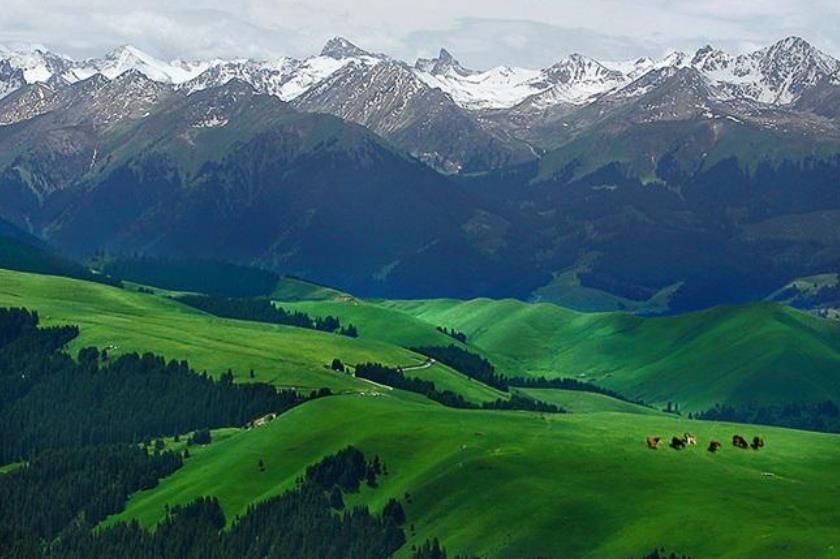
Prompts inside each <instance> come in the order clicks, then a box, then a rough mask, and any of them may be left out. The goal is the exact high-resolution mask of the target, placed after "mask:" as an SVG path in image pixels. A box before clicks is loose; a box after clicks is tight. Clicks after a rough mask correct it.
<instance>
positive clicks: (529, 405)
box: [481, 394, 565, 413]
mask: <svg viewBox="0 0 840 559" xmlns="http://www.w3.org/2000/svg"><path fill="white" fill-rule="evenodd" d="M481 407H483V408H484V409H493V410H525V411H537V412H542V413H564V411H565V410H563V408H561V407H560V406H557V405H555V404H551V403H549V402H543V401H542V400H536V399H534V398H529V397H528V396H523V395H522V394H512V395H511V396H510V399H508V400H504V399H502V398H499V399H497V400H495V401H493V402H484V403H483V404H482V405H481Z"/></svg>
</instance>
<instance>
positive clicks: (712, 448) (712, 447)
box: [708, 441, 722, 452]
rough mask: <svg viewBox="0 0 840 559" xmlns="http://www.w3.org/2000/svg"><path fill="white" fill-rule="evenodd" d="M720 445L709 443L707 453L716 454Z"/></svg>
mask: <svg viewBox="0 0 840 559" xmlns="http://www.w3.org/2000/svg"><path fill="white" fill-rule="evenodd" d="M721 446H722V445H721V444H720V443H719V442H718V441H709V448H708V451H709V452H717V451H718V450H720V447H721Z"/></svg>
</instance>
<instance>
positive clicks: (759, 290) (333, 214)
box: [0, 40, 840, 312]
mask: <svg viewBox="0 0 840 559" xmlns="http://www.w3.org/2000/svg"><path fill="white" fill-rule="evenodd" d="M788 49H794V50H795V51H796V52H797V53H800V54H801V55H802V60H801V62H802V65H803V67H802V68H800V67H798V66H795V65H794V66H791V67H788V66H790V65H791V60H790V59H789V57H786V56H784V53H785V52H786V51H787V50H788ZM357 54H358V53H357ZM705 54H708V53H705ZM336 56H339V57H341V56H345V55H344V54H340V53H339V54H337V55H336ZM360 56H363V57H365V56H367V57H368V58H370V60H369V61H368V62H370V64H369V65H366V64H367V63H363V64H362V65H361V66H354V65H351V66H348V67H347V68H346V69H345V70H342V71H339V72H337V73H336V74H334V75H333V76H332V78H330V79H331V81H330V80H327V81H328V82H329V83H327V82H325V83H324V84H322V85H323V87H320V86H318V87H313V88H312V89H311V90H310V91H308V92H307V93H306V94H305V95H302V96H301V97H300V98H299V99H297V100H296V101H295V103H292V104H289V103H286V102H284V101H282V100H280V99H279V98H277V97H275V96H273V95H266V94H264V93H265V91H264V88H263V87H262V86H260V85H259V84H258V85H257V86H254V85H253V84H250V83H246V82H245V81H242V80H238V79H234V80H232V81H228V82H226V83H218V84H216V85H215V86H213V85H212V84H213V83H214V82H213V80H210V81H208V82H207V83H206V84H204V85H203V86H202V87H200V88H199V89H201V90H200V91H195V92H194V93H192V94H187V91H186V90H181V91H179V90H176V89H175V88H173V87H170V86H165V85H163V84H159V83H157V82H154V81H153V80H150V79H148V78H146V77H144V76H143V75H142V73H140V72H129V73H126V74H125V75H121V76H118V77H115V78H114V79H112V80H109V79H106V78H104V77H102V76H99V77H96V76H94V77H91V78H89V79H87V80H81V81H76V82H74V83H72V84H69V85H67V84H65V86H63V87H61V88H58V89H56V90H50V91H48V92H47V91H42V90H43V89H44V88H45V87H46V86H44V85H43V84H30V85H29V86H26V87H27V88H29V89H26V88H24V89H26V91H23V90H22V91H21V92H20V93H19V94H18V93H16V94H15V95H12V96H9V97H7V98H4V99H2V102H0V121H2V122H8V125H6V126H0V152H2V153H4V154H5V155H4V156H2V157H0V218H3V219H6V220H8V221H9V222H10V223H12V224H14V225H15V226H17V227H19V228H22V229H24V230H26V231H30V232H32V233H33V234H35V235H37V236H38V237H40V238H41V239H44V240H46V241H48V242H49V243H50V244H51V245H52V246H54V247H56V248H57V249H58V250H59V251H60V253H61V254H65V255H69V256H72V257H75V258H78V259H82V258H85V257H88V256H90V255H91V254H94V253H96V252H97V251H100V250H101V251H105V252H106V253H107V254H109V255H114V256H116V257H126V256H131V257H136V256H139V257H140V258H141V259H146V258H155V259H157V258H168V259H172V260H180V259H187V260H190V259H191V260H196V259H198V260H201V259H206V260H210V259H212V260H216V261H223V262H231V263H236V264H240V265H254V266H259V267H261V268H264V269H267V270H271V271H274V272H281V273H294V274H299V275H302V276H304V277H307V278H311V279H313V280H315V281H319V282H323V283H327V284H330V285H336V286H338V287H341V288H343V289H346V290H349V291H352V292H354V293H356V294H358V295H360V296H368V295H371V296H382V297H392V298H414V297H431V296H453V297H474V296H491V297H502V296H513V297H520V298H529V297H538V298H540V299H542V300H551V301H556V302H559V303H563V304H568V305H572V306H576V307H577V308H582V309H584V310H592V309H594V310H615V309H627V310H632V311H637V312H677V311H684V310H689V309H697V308H702V307H707V306H710V305H715V304H721V303H734V302H743V301H748V300H756V299H762V298H764V297H766V296H767V295H768V294H770V293H772V292H774V291H775V290H777V289H779V288H780V287H782V286H783V285H785V284H786V283H787V282H789V281H790V280H791V279H793V278H796V277H803V276H807V275H812V274H818V273H824V272H827V271H833V270H836V269H838V266H840V241H838V237H837V234H836V231H835V228H834V227H833V223H834V222H836V221H837V217H838V212H840V202H838V200H840V196H838V191H837V188H838V186H837V185H838V184H840V183H838V181H837V177H838V176H840V158H839V157H838V154H840V127H838V118H840V115H838V114H837V112H836V111H835V110H834V109H833V107H834V105H833V101H832V100H833V99H836V98H837V97H838V95H837V94H836V91H837V90H838V85H837V84H836V83H835V81H832V80H830V79H829V80H826V79H820V80H816V81H815V80H810V81H809V80H807V79H805V78H803V77H802V75H801V73H802V72H803V71H807V68H812V67H811V66H807V63H808V61H816V62H815V64H817V66H813V67H821V66H819V64H822V62H824V60H823V58H820V56H819V53H816V52H815V51H814V49H813V48H811V47H810V46H809V45H807V44H805V43H804V41H801V40H791V41H788V42H786V43H784V44H781V46H780V47H779V48H778V49H776V50H772V51H767V52H762V53H760V56H762V57H767V60H771V61H774V60H775V61H776V62H779V63H780V64H781V63H784V64H786V65H787V66H785V68H784V72H786V73H789V74H790V76H791V77H796V76H799V78H802V79H797V80H795V81H785V80H784V79H782V78H779V79H778V80H777V81H778V83H776V82H773V83H776V86H778V87H783V84H784V83H790V84H793V83H796V84H797V85H796V89H797V91H796V92H789V93H791V95H793V97H792V98H795V99H796V100H797V101H796V102H795V103H793V102H790V103H787V104H779V103H776V104H773V103H768V102H766V101H758V100H755V99H752V98H744V99H741V98H740V97H739V96H743V95H742V94H743V93H744V92H743V91H740V90H738V91H734V92H733V91H729V94H731V95H734V96H735V98H736V99H737V101H732V100H731V99H729V98H726V97H725V96H723V97H722V96H721V95H718V94H717V93H719V92H718V90H717V89H716V88H718V87H719V86H720V84H714V83H711V81H710V79H709V77H708V76H706V75H705V74H704V73H703V72H704V70H703V68H701V67H697V68H695V67H691V68H676V67H675V68H665V69H659V70H651V71H650V72H648V73H646V74H645V75H644V76H641V77H639V78H638V79H634V80H632V81H630V82H628V83H624V82H622V87H621V88H619V89H616V90H612V89H608V90H605V91H604V92H603V94H601V95H597V96H595V97H593V98H592V99H590V100H588V101H587V103H586V104H585V105H580V106H578V105H569V104H563V103H561V104H560V105H556V106H552V107H551V108H548V109H546V110H545V111H541V110H536V111H534V110H532V109H534V107H537V106H540V103H542V102H544V101H546V100H545V99H543V98H542V97H540V99H542V100H539V99H532V101H533V102H534V103H536V105H534V107H531V108H526V107H514V108H510V109H506V110H501V111H500V110H486V111H478V112H470V110H466V109H464V108H463V107H457V106H456V103H454V102H453V100H452V99H448V98H447V96H446V94H443V93H440V92H438V93H437V94H435V96H433V97H435V98H434V99H432V98H431V97H430V95H431V94H429V92H428V91H427V90H428V86H427V84H424V83H423V82H422V80H420V79H419V78H418V77H417V76H416V75H415V74H414V73H412V71H411V70H409V69H408V68H406V67H403V66H401V65H400V64H396V63H394V62H393V61H387V60H386V59H382V58H380V57H378V55H369V54H367V55H360ZM776 58H779V59H780V60H776ZM377 61H378V62H377ZM820 61H822V62H820ZM380 62H381V63H380ZM567 62H568V63H574V64H577V63H585V61H583V60H582V59H575V60H570V61H567ZM574 64H573V65H574ZM692 64H693V62H692ZM698 64H699V62H698ZM596 67H597V66H596ZM774 67H776V66H774ZM812 69H813V68H812ZM823 70H824V68H823ZM430 71H431V70H430ZM820 71H822V70H820ZM558 72H560V74H561V75H566V74H564V73H563V72H561V71H560V70H559V69H558ZM601 72H602V73H603V74H604V75H603V76H602V77H604V78H605V79H606V80H607V82H609V80H610V79H612V78H610V76H613V77H615V76H614V72H612V73H611V72H608V71H607V70H606V68H603V67H602V68H601ZM786 75H787V74H786ZM401 76H402V77H401ZM403 78H404V79H403ZM777 78H778V76H777ZM558 79H560V78H558ZM628 79H629V78H628ZM774 79H776V78H774ZM395 80H396V81H395ZM811 82H813V83H811ZM396 83H398V84H401V85H402V86H404V88H401V89H399V91H396V90H392V89H389V88H388V87H387V86H386V85H383V84H396ZM328 86H329V87H328ZM333 86H335V87H336V88H337V89H333V88H332V87H333ZM776 86H773V87H776ZM255 87H256V88H255ZM791 87H793V86H792V85H791ZM382 88H384V89H382ZM36 89H37V91H36ZM47 89H49V88H47ZM385 90H388V91H387V93H388V95H385V93H386V91H385ZM433 91H437V90H433ZM549 91H554V90H553V89H549ZM727 91H728V90H727ZM27 92H28V93H29V94H31V95H32V96H34V97H33V98H41V97H39V93H38V92H40V93H41V94H43V95H42V97H43V99H44V101H43V102H42V103H40V104H38V110H35V108H34V106H33V107H32V110H29V111H26V110H23V109H22V108H21V107H27V106H29V105H27V104H26V103H24V102H23V100H24V99H28V98H29V97H26V95H25V94H26V93H27ZM739 92H740V93H739ZM351 93H352V95H351ZM378 93H382V94H383V96H386V97H387V98H388V100H387V102H386V101H382V103H383V104H382V106H381V107H379V109H381V110H375V109H376V107H371V103H372V102H368V101H371V99H374V98H375V99H378V100H382V99H384V97H383V96H377V94H378ZM543 93H545V94H548V92H543ZM794 93H795V95H794ZM400 95H404V96H405V99H402V101H405V102H404V103H402V102H401V98H400ZM747 97H749V95H747ZM114 98H120V99H123V100H124V103H123V104H122V105H120V106H115V105H114V103H113V102H112V99H114ZM727 99H729V100H727ZM409 101H410V102H409ZM428 103H431V105H429V104H428ZM30 105H31V104H30ZM374 105H375V103H374ZM561 105H562V106H561ZM423 106H434V107H437V108H438V109H439V110H435V111H433V112H432V113H430V114H429V115H427V116H428V119H427V121H424V120H423V118H420V117H418V118H417V119H414V118H413V117H412V118H410V119H409V120H404V119H403V117H406V116H407V115H406V112H409V113H411V112H412V111H414V112H418V113H419V112H422V111H419V110H418V109H417V107H423ZM389 107H390V108H393V109H394V111H396V112H392V111H391V110H390V109H389ZM411 107H414V108H411ZM703 107H705V109H703ZM302 108H303V109H306V110H311V111H315V112H300V109H302ZM558 111H559V112H558ZM318 112H329V113H333V114H336V115H338V116H341V117H344V118H346V119H347V120H341V119H340V118H336V117H335V116H329V115H326V114H316V113H318ZM475 115H480V118H478V117H476V116H475ZM415 116H416V115H415ZM464 119H466V120H464ZM352 121H355V122H361V123H364V124H365V125H368V126H369V127H370V129H366V128H364V127H362V126H359V125H357V124H353V123H352ZM409 121H410V122H409ZM426 124H428V125H429V126H426ZM432 124H434V126H432ZM466 129H470V130H474V131H475V132H476V133H475V134H471V135H470V136H469V138H468V139H467V140H466V141H465V142H463V143H461V142H460V140H461V139H463V138H462V137H461V135H460V132H458V131H459V130H466ZM452 134H455V135H456V136H458V138H454V136H452ZM523 134H524V136H523ZM429 135H431V136H434V137H433V138H428V137H427V136H429ZM424 138H425V139H424ZM482 138H483V139H482ZM421 139H422V142H421V143H426V144H428V145H432V144H433V143H434V144H435V145H436V146H438V148H440V146H444V145H449V146H450V147H452V149H453V150H454V151H453V152H452V153H443V151H445V150H443V149H442V148H440V149H438V148H435V150H433V153H432V152H429V153H426V152H422V150H421V151H418V150H416V149H414V148H411V149H409V147H408V146H409V145H415V146H416V145H419V144H417V142H418V141H420V140H421ZM432 140H434V141H432ZM456 140H458V141H457V142H456ZM511 142H512V143H511ZM523 142H525V143H526V144H528V143H533V144H534V146H532V147H534V150H533V152H531V150H530V149H526V150H524V151H523V149H521V148H522V145H523ZM455 144H457V145H455ZM513 145H515V146H516V147H515V149H514V150H513V152H511V151H510V149H509V148H510V147H511V146H513ZM68 146H70V147H68ZM71 148H72V149H71ZM465 150H466V151H474V153H473V154H472V155H471V156H468V154H466V151H465ZM421 152H422V153H421ZM455 152H458V153H455ZM522 154H524V157H523V156H522ZM438 156H440V157H441V158H443V159H447V160H452V159H458V160H459V161H461V162H462V163H464V164H465V166H464V167H463V170H465V171H466V170H470V172H469V173H466V172H465V173H463V174H461V175H458V176H449V175H444V174H441V173H438V172H436V171H435V170H434V169H432V168H431V167H429V166H428V165H425V164H423V163H422V162H421V161H420V160H425V161H431V160H434V159H435V158H436V157H438ZM418 158H419V159H418ZM467 162H469V164H468V165H466V163H467ZM456 262H457V264H458V265H457V266H454V265H453V263H456ZM131 274H132V276H133V277H136V278H138V279H139V278H141V277H143V278H146V279H158V280H161V281H166V282H167V284H169V285H172V284H173V283H172V282H171V281H169V280H167V279H166V277H165V274H155V273H151V272H147V273H145V274H142V273H137V267H136V266H135V267H134V268H132V271H131ZM170 279H171V278H170ZM250 279H251V280H253V281H254V284H253V289H249V290H248V291H256V290H259V289H261V287H258V286H257V284H260V280H259V279H257V278H250ZM249 284H250V282H249ZM207 287H208V289H210V288H212V289H213V290H214V292H219V293H220V294H228V295H253V294H254V293H253V292H249V293H237V292H231V291H230V290H229V286H228V287H226V288H225V289H228V291H225V292H222V291H219V290H220V286H218V285H212V282H211V284H210V285H208V286H207Z"/></svg>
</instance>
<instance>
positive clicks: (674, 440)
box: [646, 433, 764, 453]
mask: <svg viewBox="0 0 840 559" xmlns="http://www.w3.org/2000/svg"><path fill="white" fill-rule="evenodd" d="M646 442H647V446H648V448H650V449H651V450H656V449H657V448H659V444H660V443H661V442H662V437H647V439H646ZM696 444H697V437H696V436H695V435H694V434H692V433H683V434H682V436H681V437H678V436H674V437H671V442H670V443H669V444H668V446H670V447H671V448H673V449H674V450H682V449H684V448H685V447H687V446H690V445H696ZM732 446H735V447H737V448H752V449H753V450H758V449H760V448H764V437H762V436H759V435H756V436H755V437H753V439H752V443H749V442H747V439H745V438H744V437H742V436H741V435H732ZM722 447H723V445H722V444H721V443H720V441H714V440H712V441H709V446H708V447H706V450H708V451H709V452H711V453H715V452H717V451H718V450H720V449H721V448H722Z"/></svg>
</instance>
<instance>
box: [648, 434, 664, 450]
mask: <svg viewBox="0 0 840 559" xmlns="http://www.w3.org/2000/svg"><path fill="white" fill-rule="evenodd" d="M660 442H662V437H648V438H647V445H648V448H650V449H653V450H656V449H657V448H658V447H659V443H660Z"/></svg>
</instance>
